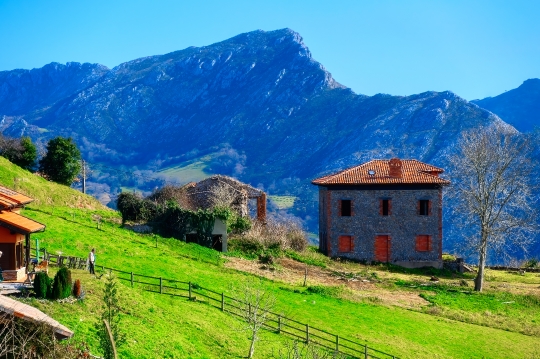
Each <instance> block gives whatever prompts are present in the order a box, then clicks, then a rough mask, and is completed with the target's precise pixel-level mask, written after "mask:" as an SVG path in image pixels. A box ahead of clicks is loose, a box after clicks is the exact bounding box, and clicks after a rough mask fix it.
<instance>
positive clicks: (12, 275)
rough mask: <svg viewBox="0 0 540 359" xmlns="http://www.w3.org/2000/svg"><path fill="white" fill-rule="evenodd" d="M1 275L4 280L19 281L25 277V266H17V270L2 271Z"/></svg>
mask: <svg viewBox="0 0 540 359" xmlns="http://www.w3.org/2000/svg"><path fill="white" fill-rule="evenodd" d="M2 276H3V277H4V280H5V281H15V282H20V281H22V280H24V279H25V278H26V267H22V268H19V269H18V270H5V271H2Z"/></svg>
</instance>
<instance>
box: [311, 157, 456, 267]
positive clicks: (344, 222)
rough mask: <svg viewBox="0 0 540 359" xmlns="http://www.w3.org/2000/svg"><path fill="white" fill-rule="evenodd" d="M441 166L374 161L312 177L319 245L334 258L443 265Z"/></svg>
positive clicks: (401, 161)
mask: <svg viewBox="0 0 540 359" xmlns="http://www.w3.org/2000/svg"><path fill="white" fill-rule="evenodd" d="M443 172H444V171H443V170H442V169H441V168H438V167H435V166H432V165H429V164H426V163H423V162H420V161H417V160H400V159H398V158H393V159H391V160H372V161H369V162H366V163H364V164H361V165H358V166H355V167H352V168H348V169H346V170H343V171H341V172H338V173H335V174H331V175H328V176H324V177H321V178H317V179H315V180H313V181H312V183H313V184H314V185H317V186H319V248H320V250H321V251H322V252H323V253H326V254H327V255H328V256H331V257H346V258H351V259H356V260H361V261H367V262H371V261H377V262H391V263H394V264H397V265H401V266H404V267H423V266H432V267H441V266H442V240H443V228H442V209H443V202H442V191H443V187H444V186H446V185H448V184H450V182H449V181H447V180H445V179H443V178H440V177H439V175H440V174H441V173H443Z"/></svg>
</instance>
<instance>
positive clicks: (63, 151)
mask: <svg viewBox="0 0 540 359" xmlns="http://www.w3.org/2000/svg"><path fill="white" fill-rule="evenodd" d="M39 171H40V172H41V173H43V175H45V176H46V177H47V178H48V179H50V180H51V181H53V182H56V183H60V184H63V185H66V186H69V185H71V184H72V183H73V180H74V179H75V177H76V176H77V175H78V174H79V172H80V171H81V152H80V151H79V149H78V148H77V145H75V142H73V139H72V138H64V137H56V138H53V139H52V140H50V141H49V142H48V143H47V154H46V155H45V156H44V157H43V158H42V159H41V160H40V161H39Z"/></svg>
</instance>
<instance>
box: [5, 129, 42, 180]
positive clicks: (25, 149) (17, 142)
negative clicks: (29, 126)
mask: <svg viewBox="0 0 540 359" xmlns="http://www.w3.org/2000/svg"><path fill="white" fill-rule="evenodd" d="M0 155H1V156H2V157H5V158H6V159H7V160H9V161H10V162H12V163H13V164H16V165H17V166H19V167H21V168H24V169H25V170H28V171H32V170H34V167H35V165H36V159H37V150H36V146H35V145H34V144H33V143H32V140H31V139H30V137H21V138H20V139H17V138H10V137H4V136H1V135H0Z"/></svg>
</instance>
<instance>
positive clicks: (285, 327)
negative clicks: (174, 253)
mask: <svg viewBox="0 0 540 359" xmlns="http://www.w3.org/2000/svg"><path fill="white" fill-rule="evenodd" d="M43 258H44V259H45V260H48V261H49V263H50V264H55V265H60V266H62V265H64V266H66V267H68V268H75V269H84V268H85V267H86V259H83V258H77V257H72V256H63V255H54V254H49V253H47V252H46V251H44V254H43ZM83 263H84V265H83ZM96 270H101V271H110V272H114V273H116V274H117V278H118V279H119V280H122V281H125V282H128V283H129V284H130V285H131V287H135V285H138V286H140V288H141V289H142V290H145V291H149V292H154V293H159V294H163V295H170V296H175V297H183V298H188V299H189V300H192V301H198V302H204V303H207V304H209V305H211V306H213V307H215V308H218V309H220V310H221V311H223V312H226V313H229V314H231V315H234V316H237V317H244V313H245V306H246V305H248V304H247V303H245V302H243V301H242V300H239V299H237V298H234V297H231V296H228V295H225V293H224V292H217V291H214V290H212V289H209V288H204V287H201V286H199V285H197V284H195V283H193V282H185V281H180V280H176V279H168V278H163V277H153V276H148V275H143V274H136V273H134V272H127V271H123V270H119V269H116V268H111V267H106V266H102V265H98V266H96ZM267 314H268V316H267V318H268V320H267V321H266V323H265V326H264V327H265V329H267V330H270V331H273V332H275V333H277V334H283V335H287V336H289V337H291V338H294V339H296V340H301V341H303V342H306V343H311V344H315V345H318V346H320V347H322V348H325V349H327V350H329V351H332V352H334V353H338V354H341V355H344V356H345V357H347V358H359V359H360V358H363V359H367V358H373V359H387V358H398V357H396V356H394V355H392V354H389V353H385V352H383V351H380V350H377V349H375V348H372V347H369V346H367V345H366V344H361V343H359V342H357V341H355V340H351V339H347V338H344V337H343V336H340V335H338V334H334V333H331V332H329V331H326V330H324V329H320V328H316V327H313V326H310V325H309V324H308V323H302V322H299V321H297V320H294V319H292V318H288V317H286V316H284V315H282V314H279V313H275V312H268V313H267Z"/></svg>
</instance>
